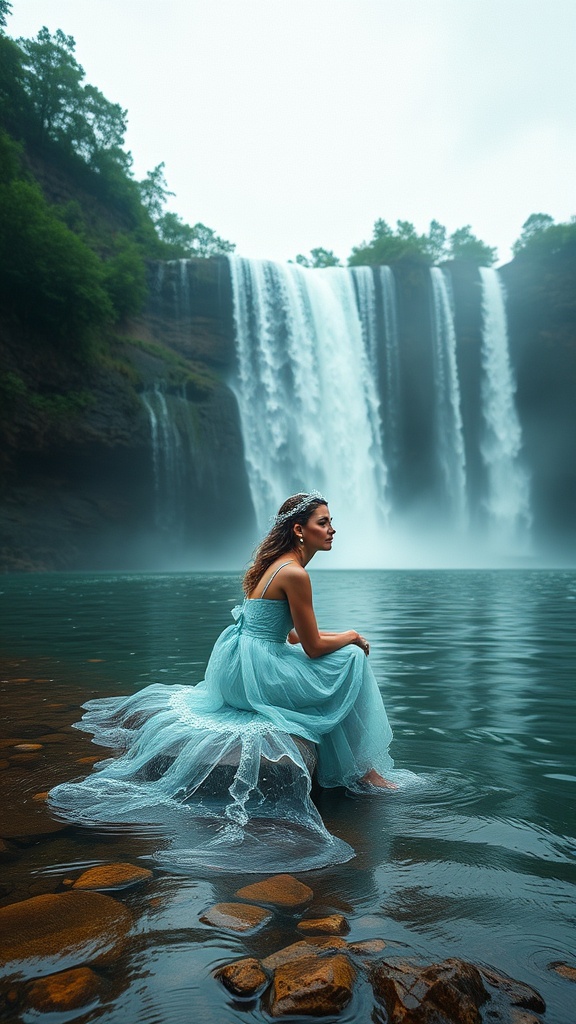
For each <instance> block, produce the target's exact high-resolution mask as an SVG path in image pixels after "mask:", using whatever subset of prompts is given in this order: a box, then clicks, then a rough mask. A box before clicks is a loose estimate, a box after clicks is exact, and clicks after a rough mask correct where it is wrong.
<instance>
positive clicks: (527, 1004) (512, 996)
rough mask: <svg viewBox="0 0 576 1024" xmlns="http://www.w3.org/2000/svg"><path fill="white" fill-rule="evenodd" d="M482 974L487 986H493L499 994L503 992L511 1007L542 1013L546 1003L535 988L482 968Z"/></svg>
mask: <svg viewBox="0 0 576 1024" xmlns="http://www.w3.org/2000/svg"><path fill="white" fill-rule="evenodd" d="M482 974H483V976H484V977H485V979H486V981H487V982H488V984H489V985H493V986H494V987H495V988H497V989H498V991H499V992H503V993H504V995H505V996H506V999H507V1000H508V1002H510V1003H511V1004H512V1006H520V1007H522V1008H523V1009H525V1010H535V1011H536V1013H544V1010H545V1009H546V1003H545V1002H544V1000H543V999H542V996H541V995H540V993H539V992H537V991H536V989H535V988H531V987H530V985H525V984H524V982H522V981H515V980H514V978H509V977H508V975H507V974H502V973H500V972H499V971H494V970H492V969H490V970H487V969H486V968H484V967H483V968H482Z"/></svg>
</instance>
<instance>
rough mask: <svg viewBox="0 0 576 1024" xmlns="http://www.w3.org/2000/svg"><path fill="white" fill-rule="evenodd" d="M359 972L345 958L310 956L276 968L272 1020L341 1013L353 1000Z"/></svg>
mask: <svg viewBox="0 0 576 1024" xmlns="http://www.w3.org/2000/svg"><path fill="white" fill-rule="evenodd" d="M355 978H356V971H355V970H354V968H353V967H352V964H351V963H349V961H348V960H347V959H346V957H345V956H342V954H337V955H336V956H331V957H327V958H326V959H323V958H321V957H319V956H317V955H316V956H311V957H310V956H309V957H304V958H302V959H298V960H296V961H292V962H289V963H285V964H282V965H281V966H279V967H277V969H276V972H275V974H274V981H273V985H272V993H271V1001H270V1013H271V1015H272V1016H273V1017H283V1016H285V1015H296V1014H302V1015H306V1016H314V1017H321V1016H329V1015H334V1014H336V1013H339V1011H340V1010H342V1009H343V1008H344V1007H345V1006H347V1004H348V1003H349V1002H350V999H351V998H352V989H353V986H354V981H355Z"/></svg>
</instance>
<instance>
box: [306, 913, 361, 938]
mask: <svg viewBox="0 0 576 1024" xmlns="http://www.w3.org/2000/svg"><path fill="white" fill-rule="evenodd" d="M297 927H298V931H299V932H305V933H306V934H308V933H310V934H311V935H314V934H317V935H318V934H320V935H345V934H346V932H349V931H350V925H349V924H348V921H347V920H346V918H345V917H344V915H343V914H329V915H328V916H327V917H308V918H305V919H304V921H300V922H299V924H298V926H297Z"/></svg>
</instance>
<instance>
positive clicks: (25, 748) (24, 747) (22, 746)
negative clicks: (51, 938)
mask: <svg viewBox="0 0 576 1024" xmlns="http://www.w3.org/2000/svg"><path fill="white" fill-rule="evenodd" d="M42 746H43V745H42V743H16V745H15V746H14V748H13V749H14V750H17V751H18V753H19V754H29V753H31V752H32V751H33V750H42Z"/></svg>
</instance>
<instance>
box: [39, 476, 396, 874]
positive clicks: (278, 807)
mask: <svg viewBox="0 0 576 1024" xmlns="http://www.w3.org/2000/svg"><path fill="white" fill-rule="evenodd" d="M334 534H335V530H334V527H333V525H332V520H331V518H330V512H329V510H328V506H327V503H326V500H325V498H323V497H322V496H321V495H320V494H318V493H317V492H313V493H311V494H295V495H293V496H292V497H290V498H288V499H287V500H286V501H285V502H284V504H283V505H282V506H281V508H280V510H279V512H278V514H277V516H276V518H275V520H274V523H273V525H272V528H271V530H270V531H269V533H268V534H267V536H266V537H265V538H264V540H263V541H262V542H261V544H260V546H259V547H258V549H257V551H256V553H255V558H254V563H253V565H252V566H251V567H250V568H249V569H248V571H247V572H246V574H245V577H244V592H245V595H246V596H245V600H244V602H243V604H242V605H241V606H239V607H237V608H235V609H234V611H233V615H234V617H235V623H234V624H233V625H231V626H229V627H228V628H227V629H225V630H224V632H223V633H222V634H221V635H220V636H219V638H218V640H217V641H216V643H215V645H214V648H213V651H212V654H211V656H210V660H209V662H208V666H207V669H206V677H205V679H204V680H202V682H200V683H198V684H197V685H196V686H185V685H179V686H166V685H163V684H160V683H155V684H153V685H151V686H148V687H146V688H145V689H144V690H142V691H140V692H139V693H137V694H134V695H133V696H131V697H112V698H103V699H99V700H91V701H89V702H88V703H87V704H86V705H85V708H86V714H85V715H84V717H83V719H82V722H81V723H79V728H82V729H85V730H87V731H89V732H92V733H93V734H94V740H95V742H97V743H101V744H103V745H105V746H112V747H118V748H120V749H121V750H123V753H121V755H120V756H119V757H116V758H111V759H109V760H105V761H102V762H100V763H99V764H97V765H96V766H95V768H94V770H93V772H92V774H91V775H90V776H89V777H88V778H87V779H85V780H84V781H82V782H77V783H63V784H61V785H59V786H56V787H55V788H54V789H53V790H52V791H51V793H50V802H51V806H52V807H53V808H54V809H55V810H56V811H57V812H58V813H60V814H61V815H64V816H65V817H66V818H69V819H70V818H72V819H73V820H75V821H78V822H81V823H84V824H88V823H95V822H96V823H97V822H101V823H118V822H126V823H130V824H134V823H139V824H145V825H162V826H163V828H164V830H165V832H166V833H167V835H168V838H169V840H170V843H169V846H168V848H167V849H164V850H162V853H161V854H159V855H158V857H159V859H161V860H162V861H163V862H166V863H172V864H173V865H174V866H179V867H184V868H185V867H186V866H188V865H189V866H198V865H201V864H205V865H211V866H219V867H221V868H222V867H224V868H230V869H231V870H237V869H238V867H239V858H241V859H242V869H243V870H251V871H259V870H262V869H263V868H264V869H265V870H267V871H270V870H284V869H286V868H287V867H290V868H291V869H292V870H293V869H294V868H295V867H296V866H297V867H298V868H299V870H304V869H306V868H313V867H322V866H325V865H327V864H335V863H342V862H344V861H346V860H348V859H349V858H350V857H352V856H353V850H352V848H351V847H350V846H349V845H348V844H347V843H345V842H343V841H342V840H340V839H337V838H335V837H334V836H332V835H331V834H330V833H329V832H328V831H327V829H326V828H325V826H324V824H323V822H322V819H321V817H320V815H319V813H318V811H317V810H316V808H315V806H314V804H313V802H312V800H311V798H310V790H311V776H312V773H313V772H314V771H315V772H316V778H317V781H318V783H319V785H320V786H323V787H335V786H345V787H347V788H348V789H351V790H353V791H361V792H373V793H376V792H380V793H382V792H386V791H390V790H393V789H396V785H395V783H394V782H392V781H391V780H390V770H391V769H392V766H393V762H392V759H391V758H390V756H389V754H388V746H389V744H390V741H391V739H392V732H391V729H390V725H389V723H388V718H387V716H386V711H385V709H384V705H383V703H382V698H381V695H380V692H379V690H378V686H377V683H376V680H375V678H374V675H373V673H372V671H371V669H370V666H369V664H368V658H367V655H368V653H369V645H368V642H367V640H366V639H365V638H364V637H363V636H361V635H360V634H359V633H357V632H356V630H352V629H350V630H347V631H345V632H342V633H325V632H321V631H320V630H319V629H318V626H317V623H316V617H315V614H314V608H313V604H312V590H311V584H310V578H309V576H308V573H307V572H306V570H305V568H304V567H305V566H306V565H307V564H308V562H309V561H310V559H311V558H313V556H314V555H315V554H316V553H317V552H318V551H329V550H331V548H332V543H333V538H334Z"/></svg>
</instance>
